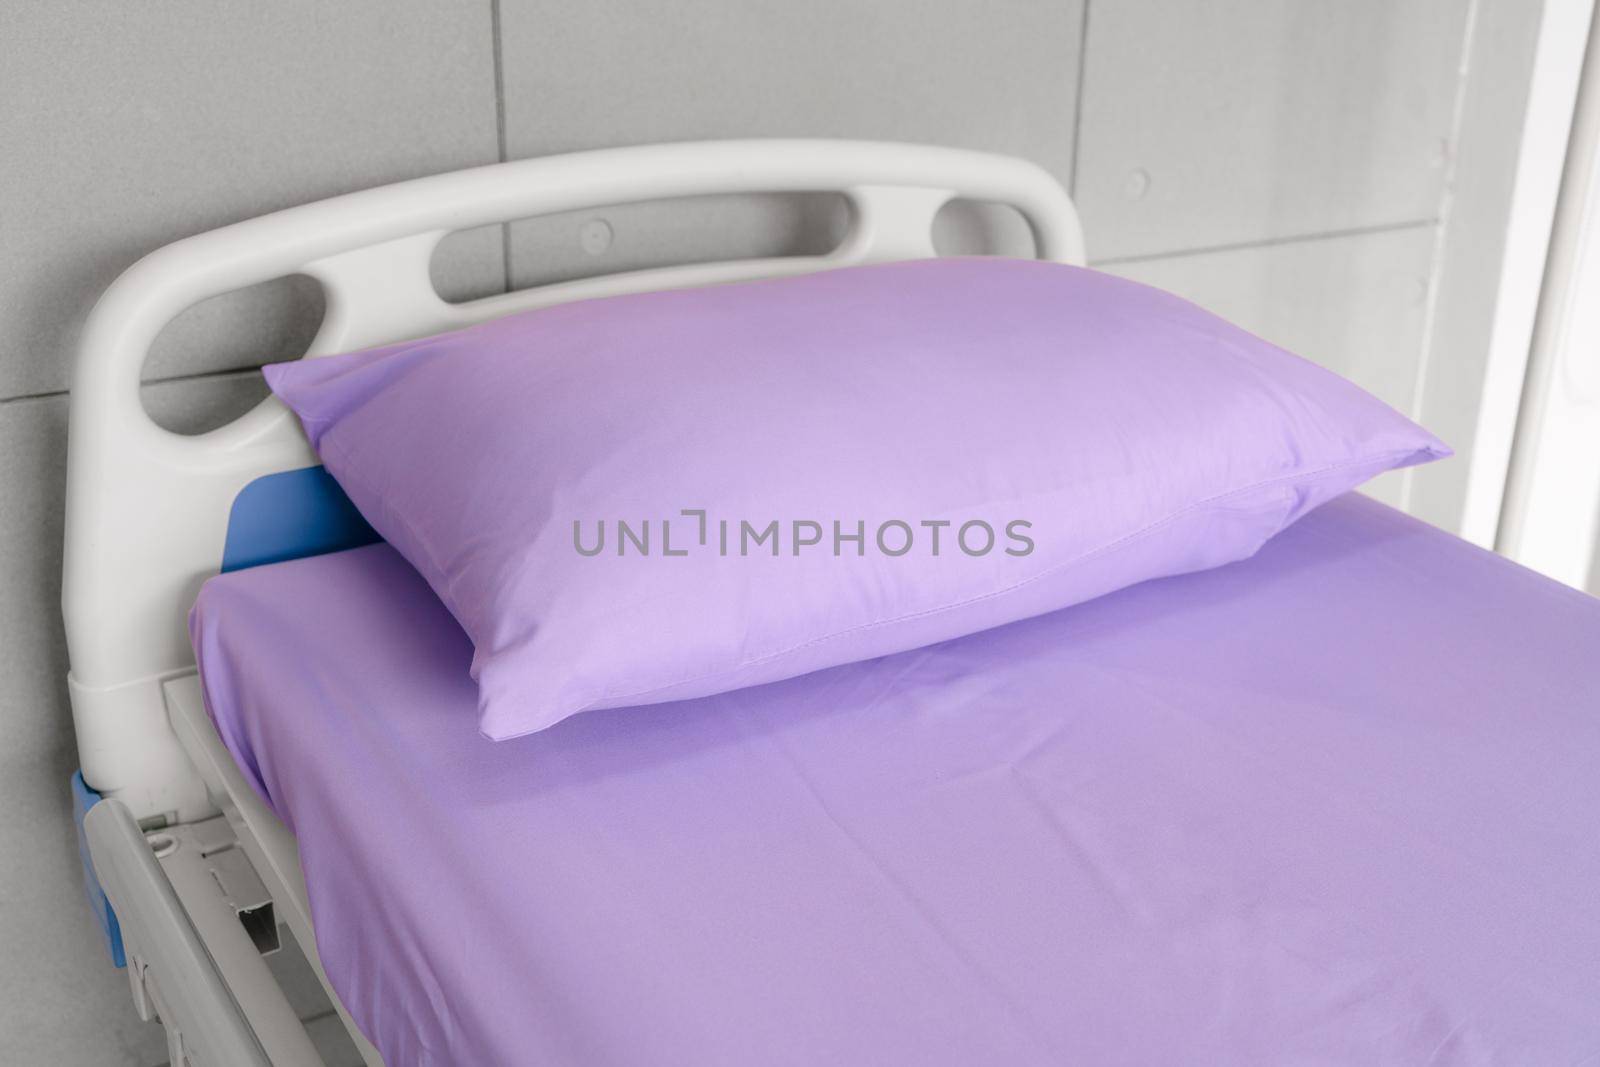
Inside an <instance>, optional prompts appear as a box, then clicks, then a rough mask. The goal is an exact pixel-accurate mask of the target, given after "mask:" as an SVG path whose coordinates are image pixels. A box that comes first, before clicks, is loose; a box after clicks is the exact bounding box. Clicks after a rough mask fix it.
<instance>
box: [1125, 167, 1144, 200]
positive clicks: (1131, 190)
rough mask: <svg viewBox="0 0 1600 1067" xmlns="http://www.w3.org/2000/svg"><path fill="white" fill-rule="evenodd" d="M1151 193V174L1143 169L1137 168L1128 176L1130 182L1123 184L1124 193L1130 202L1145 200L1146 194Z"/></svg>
mask: <svg viewBox="0 0 1600 1067" xmlns="http://www.w3.org/2000/svg"><path fill="white" fill-rule="evenodd" d="M1149 191H1150V172H1149V171H1147V170H1145V169H1144V168H1143V167H1135V168H1134V169H1133V170H1132V171H1130V172H1129V174H1128V180H1127V181H1126V182H1125V183H1123V186H1122V193H1123V195H1124V196H1126V197H1127V198H1128V199H1129V200H1143V199H1144V194H1145V193H1148V192H1149Z"/></svg>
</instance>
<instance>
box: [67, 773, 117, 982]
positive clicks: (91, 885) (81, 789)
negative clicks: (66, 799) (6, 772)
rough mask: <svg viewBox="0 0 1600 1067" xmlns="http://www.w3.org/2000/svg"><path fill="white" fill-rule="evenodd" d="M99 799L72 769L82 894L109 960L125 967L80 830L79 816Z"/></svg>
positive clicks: (114, 925) (113, 917) (111, 916)
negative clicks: (81, 862) (98, 929)
mask: <svg viewBox="0 0 1600 1067" xmlns="http://www.w3.org/2000/svg"><path fill="white" fill-rule="evenodd" d="M99 802H100V794H99V793H96V792H95V791H94V790H93V789H90V788H89V786H88V784H87V783H86V782H84V780H83V772H82V771H74V772H73V773H72V821H73V822H74V823H76V824H77V826H78V858H79V859H80V860H82V861H83V892H84V896H86V897H88V898H89V911H90V912H91V913H92V914H93V915H94V920H95V924H96V925H97V926H99V927H100V933H101V934H102V935H104V937H105V942H106V952H107V953H109V954H110V956H111V962H112V963H114V964H116V965H117V966H118V967H126V966H127V965H128V958H127V956H126V955H125V954H124V953H123V950H122V927H121V925H119V924H118V923H117V913H116V912H114V911H112V910H111V902H110V901H108V900H107V899H106V891H105V890H104V889H102V888H101V887H100V878H99V876H97V875H96V874H95V873H94V864H93V863H92V862H90V860H89V840H88V838H86V837H84V834H83V817H84V816H85V815H87V814H89V809H90V808H92V807H94V806H95V805H96V804H98V803H99Z"/></svg>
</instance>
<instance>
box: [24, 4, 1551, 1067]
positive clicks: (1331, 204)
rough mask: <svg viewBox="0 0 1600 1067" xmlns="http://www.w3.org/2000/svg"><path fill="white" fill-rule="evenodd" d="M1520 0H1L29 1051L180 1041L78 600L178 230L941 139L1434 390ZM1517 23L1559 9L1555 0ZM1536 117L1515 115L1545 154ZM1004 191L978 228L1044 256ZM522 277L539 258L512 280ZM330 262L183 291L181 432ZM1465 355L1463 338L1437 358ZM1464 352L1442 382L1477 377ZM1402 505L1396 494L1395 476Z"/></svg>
mask: <svg viewBox="0 0 1600 1067" xmlns="http://www.w3.org/2000/svg"><path fill="white" fill-rule="evenodd" d="M1508 2H1509V0H1346V2H1341V3H1337V4H1333V3H1325V2H1322V0H1217V2H1213V3H1208V4H1204V5H1198V4H1174V3H1169V2H1164V0H1054V2H1046V0H998V2H997V0H989V2H982V0H938V2H936V3H929V2H926V0H876V2H872V3H868V2H865V0H813V2H811V3H793V2H791V0H679V2H676V3H671V4H667V3H660V4H647V3H641V2H638V0H499V2H498V3H495V2H494V0H451V2H442V0H426V2H424V0H341V2H339V3H337V4H329V3H315V2H311V0H297V2H288V3H274V4H261V3H249V2H245V0H221V2H219V0H208V2H206V3H200V2H198V0H168V2H166V3H162V4H125V3H116V2H112V0H77V2H75V3H58V4H11V5H6V6H5V8H4V9H3V11H0V101H3V102H4V103H3V104H0V158H3V163H0V804H3V805H4V809H5V810H4V818H3V820H0V827H3V828H0V850H3V854H4V855H5V856H6V857H7V862H4V863H0V952H3V953H4V956H5V958H6V960H7V963H8V966H6V967H5V968H4V969H3V970H0V1060H5V1061H7V1062H30V1063H43V1062H57V1063H75V1064H76V1063H83V1064H95V1063H154V1062H158V1061H160V1060H161V1059H163V1058H164V1055H165V1048H164V1045H163V1044H162V1042H161V1037H160V1033H159V1030H158V1029H157V1028H153V1027H144V1026H142V1025H141V1024H139V1023H138V1022H137V1021H136V1020H135V1019H134V1017H133V1014H132V1010H131V1008H130V1006H129V1001H128V997H127V994H126V989H125V985H124V978H123V975H122V974H121V973H120V972H115V971H113V970H111V969H110V967H109V966H108V965H107V964H106V962H105V960H104V958H103V955H102V954H101V951H100V949H99V947H98V945H97V944H96V941H95V934H94V932H93V930H92V927H91V925H90V921H89V919H88V916H87V913H86V911H85V909H84V907H83V906H82V904H81V899H80V897H79V886H78V875H77V870H76V865H77V858H76V852H75V850H74V846H73V842H72V836H71V834H72V831H71V828H70V824H69V820H68V814H67V812H68V805H67V796H66V789H65V786H66V779H67V775H68V774H69V773H70V772H71V770H72V769H73V768H74V766H75V765H76V756H75V753H74V750H73V740H72V736H71V727H70V720H69V716H68V711H67V706H66V700H65V692H64V685H63V678H64V676H65V672H66V666H67V665H66V653H65V650H64V646H63V640H62V634H61V624H60V619H59V612H58V607H57V601H58V597H59V571H60V538H61V513H62V479H63V473H64V448H65V420H66V410H67V398H66V396H65V393H64V390H65V389H66V387H67V384H68V374H69V369H70V362H71V354H72V348H73V342H74V337H75V334H76V331H77V329H78V327H79V325H80V324H81V322H82V319H83V316H84V314H85V312H86V311H87V309H88V308H89V306H90V304H91V303H92V302H93V300H94V298H95V296H96V295H97V294H98V292H99V291H100V290H101V289H102V288H103V287H104V286H105V285H106V284H107V283H108V282H110V281H111V279H112V278H114V277H115V276H116V275H117V273H118V272H120V271H121V270H122V269H124V268H125V267H126V266H128V265H129V264H130V263H132V262H133V261H134V260H135V259H136V258H138V257H139V256H140V255H142V254H144V253H145V252H148V251H150V250H151V249H154V248H156V247H158V246H159V245H161V244H164V243H166V242H168V241H171V240H174V239H176V238H178V237H181V236H184V235H186V234H190V233H195V232H199V231H203V230H206V229H209V228H212V227H215V226H217V225H220V224H223V223H226V222H229V221H233V220H236V219H240V218H244V217H248V216H251V215H255V214H259V213H261V212H264V211H269V210H272V209H274V208H278V207H282V206H286V205H289V204H294V203H299V202H302V201H306V200H310V199H315V198H318V197H322V196H326V195H329V194H333V193H338V192H342V191H346V190H350V189H357V188H362V187H366V186H370V185H375V184H379V183H383V182H387V181H392V180H396V179H400V178H405V177H410V176H414V175H419V174H425V173H430V172H435V171H442V170H448V169H453V168H457V167H463V166H470V165H474V164H479V163H484V162H489V161H492V160H495V159H499V158H508V157H509V158H518V157H524V156H532V155H541V154H546V153H551V152H561V151H568V150H573V149H578V148H587V147H595V146H603V145H613V144H627V143H636V142H644V141H664V140H685V139H693V138H712V137H736V136H844V137H871V138H888V139H901V140H913V141H933V142H943V143H949V144H956V145H963V146H971V147H976V148H984V149H994V150H999V151H1005V152H1012V153H1016V154H1019V155H1023V156H1027V157H1029V158H1032V159H1034V160H1036V161H1038V162H1039V163H1041V164H1043V165H1044V166H1046V167H1047V168H1049V169H1050V170H1051V171H1052V172H1054V173H1055V174H1056V175H1058V176H1059V177H1060V178H1061V179H1062V180H1063V181H1064V182H1066V183H1068V184H1069V185H1070V186H1072V187H1073V188H1074V189H1075V191H1076V194H1077V196H1078V198H1079V200H1080V203H1081V207H1082V210H1083V214H1084V220H1085V224H1086V228H1087V232H1088V239H1089V248H1090V255H1091V258H1092V259H1094V260H1095V261H1096V262H1098V263H1099V264H1101V265H1103V266H1105V267H1106V268H1107V269H1111V270H1115V271H1118V272H1120V273H1123V274H1126V275H1128V276H1130V277H1134V278H1138V279H1141V280H1144V281H1149V282H1152V283H1154V284H1157V285H1161V286H1163V287H1166V288H1169V289H1173V290H1175V291H1177V292H1179V293H1182V294H1185V295H1188V296H1190V297H1191V298H1193V299H1196V300H1198V301H1200V302H1201V303H1203V304H1207V305H1209V306H1211V307H1213V308H1215V309H1217V310H1218V311H1220V312H1222V313H1223V314H1225V315H1228V316H1229V317H1231V318H1234V319H1235V320H1237V321H1239V322H1241V323H1242V324H1243V325H1245V326H1246V327H1249V328H1252V329H1254V330H1256V331H1257V332H1259V333H1261V334H1263V335H1265V336H1267V337H1269V338H1272V339H1275V340H1279V341H1281V342H1283V343H1285V344H1287V345H1289V346H1291V347H1293V348H1295V349H1297V350H1298V351H1301V352H1302V353H1304V354H1305V355H1307V356H1309V357H1311V358H1313V359H1317V360H1319V361H1321V362H1323V363H1325V364H1327V365H1329V366H1331V367H1333V368H1334V369H1336V370H1339V371H1341V372H1342V373H1345V374H1347V375H1349V376H1350V377H1352V378H1354V379H1355V380H1356V381H1358V382H1360V383H1362V384H1363V385H1365V386H1367V387H1368V388H1369V389H1372V390H1373V391H1375V392H1377V393H1378V394H1379V395H1380V396H1383V397H1385V398H1386V399H1388V400H1389V401H1391V402H1392V403H1394V404H1396V405H1397V406H1399V407H1402V408H1404V409H1409V408H1411V407H1412V406H1413V405H1414V404H1415V403H1416V402H1417V401H1418V396H1417V388H1418V383H1419V376H1418V366H1419V360H1420V357H1421V353H1422V351H1423V344H1424V336H1425V333H1426V331H1427V330H1428V328H1429V323H1428V320H1427V316H1428V308H1429V293H1430V285H1431V284H1432V282H1433V280H1434V279H1435V277H1436V276H1437V267H1436V251H1435V249H1436V247H1437V246H1438V242H1437V241H1436V238H1437V236H1438V232H1439V226H1438V221H1439V218H1440V214H1441V205H1442V203H1443V200H1444V196H1445V192H1446V187H1447V181H1448V180H1449V171H1450V166H1449V163H1450V160H1451V158H1452V152H1453V147H1454V142H1453V137H1454V136H1455V132H1454V126H1453V121H1454V118H1453V116H1454V113H1455V108H1456V100H1457V92H1458V89H1459V86H1460V79H1459V77H1458V68H1459V66H1460V64H1461V61H1462V56H1463V38H1464V33H1465V29H1466V26H1467V24H1468V20H1469V16H1470V15H1471V13H1472V9H1473V7H1474V5H1475V4H1477V5H1484V4H1496V3H1498V4H1500V5H1501V6H1500V8H1498V9H1497V10H1502V11H1504V10H1505V9H1506V7H1505V5H1506V4H1507V3H1508ZM1517 10H1519V11H1522V12H1525V14H1521V15H1518V16H1516V17H1517V18H1520V19H1522V20H1525V22H1526V23H1529V24H1531V23H1532V22H1536V19H1537V5H1535V4H1532V3H1529V4H1525V5H1521V7H1520V8H1518V9H1517ZM1515 134H1516V130H1515V129H1514V128H1508V130H1507V131H1506V133H1505V137H1506V138H1508V148H1507V150H1508V151H1509V143H1514V137H1515ZM605 215H606V218H607V221H608V222H610V224H611V226H612V228H613V231H614V233H615V239H614V241H613V242H612V244H611V246H610V247H609V248H608V249H607V250H605V251H604V252H602V253H599V254H591V253H589V252H586V251H584V249H583V248H582V245H581V244H580V242H579V241H578V239H577V229H578V226H579V225H580V224H581V223H582V222H583V221H585V220H586V219H587V218H588V217H589V216H587V215H580V216H572V217H564V218H557V219H550V220H539V221H525V222H519V223H516V224H514V225H512V226H511V227H509V228H507V229H505V230H502V229H501V228H489V229H486V230H481V231H477V232H474V233H469V234H464V235H461V236H459V237H457V238H454V239H452V240H451V241H450V242H449V245H448V247H447V249H446V250H444V251H443V252H442V253H441V255H440V257H439V259H438V261H437V262H436V265H435V266H436V278H437V280H438V282H439V284H440V286H441V289H443V290H444V291H446V292H447V294H472V293H482V292H489V291H494V290H498V289H500V288H502V287H504V286H505V285H506V284H507V283H508V281H509V283H510V284H513V285H526V284H532V283H536V282H539V281H545V280H550V279H554V278H562V277H570V276H574V275H578V274H584V273H596V272H602V271H608V270H615V269H619V268H625V267H631V266H640V265H644V264H648V263H655V262H662V261H666V260H684V259H696V258H704V257H710V256H722V255H727V254H730V253H734V254H769V253H773V252H785V251H799V250H807V249H813V248H819V247H825V246H826V245H827V243H828V241H829V240H830V239H831V238H832V236H833V235H835V234H836V233H837V227H838V216H837V211H836V205H834V204H832V203H831V202H830V201H828V200H827V199H826V198H801V199H798V200H786V199H781V198H766V197H744V198H732V199H718V200H712V201H706V202H699V203H695V204H691V205H671V206H661V205H640V206H633V207H629V208H625V209H617V210H613V211H608V212H606V213H605ZM998 225H999V224H998V223H997V222H996V221H995V220H993V219H991V218H989V217H988V216H986V215H984V214H982V213H972V212H968V213H967V214H966V215H958V216H956V217H954V218H952V219H951V220H949V223H948V226H947V233H946V234H945V237H946V240H947V241H948V242H950V243H953V244H954V245H956V246H959V247H974V246H976V247H1001V248H1006V247H1011V246H1013V245H1014V242H1015V234H1014V232H1008V231H1005V230H1004V229H1003V228H1001V229H996V228H995V227H996V226H998ZM508 271H509V279H508V277H507V274H508ZM318 308H319V305H318V299H317V297H316V294H315V293H314V291H313V290H312V289H311V288H310V287H309V285H308V284H306V283H304V282H303V281H302V282H285V283H281V284H276V285H272V286H265V287H261V288H259V289H258V290H253V291H250V292H246V293H241V294H235V295H233V296H230V297H225V298H220V299H218V300H215V301H212V302H210V303H209V304H207V305H203V306H201V307H199V308H196V309H194V310H193V311H191V312H190V313H188V314H186V315H185V316H183V317H182V318H181V319H180V320H179V321H178V322H177V323H175V324H174V326H173V327H172V328H171V329H169V330H168V332H167V334H166V335H165V336H164V337H163V339H162V342H161V344H160V345H159V346H158V351H157V352H156V353H155V355H154V357H153V359H152V360H151V363H150V365H149V366H148V367H147V379H148V380H149V381H150V383H151V384H148V385H147V386H146V396H147V401H148V403H149V404H150V406H151V407H152V410H153V411H154V413H155V414H156V415H157V416H158V418H160V419H161V420H162V421H164V422H167V423H169V424H172V425H177V426H180V427H190V428H193V427H204V426H210V425H215V424H217V423H218V422H220V421H223V420H225V419H226V418H227V417H230V416H231V415H232V414H235V413H237V412H238V411H240V410H242V409H243V408H244V407H245V406H247V405H248V404H249V403H251V402H253V400H254V399H255V398H256V397H258V396H259V395H260V392H261V390H260V384H259V376H258V375H257V374H255V373H254V371H253V370H252V369H251V368H253V367H255V366H256V365H258V364H260V363H262V362H265V361H270V360H271V359H273V358H283V357H288V356H292V355H294V354H296V353H297V352H298V350H299V348H298V346H300V345H303V344H304V342H305V340H306V339H307V338H308V337H309V335H310V333H311V331H312V330H313V329H314V327H315V323H316V320H317V315H318V314H319V311H318ZM1435 363H1436V364H1437V363H1438V359H1437V357H1436V360H1435ZM1450 369H1451V368H1450V366H1449V364H1448V361H1446V363H1445V364H1444V365H1443V366H1442V367H1441V366H1437V365H1436V366H1432V367H1430V373H1445V374H1448V373H1449V372H1450ZM1379 492H1380V493H1382V494H1384V495H1388V496H1391V497H1393V494H1394V487H1393V486H1381V487H1380V489H1379Z"/></svg>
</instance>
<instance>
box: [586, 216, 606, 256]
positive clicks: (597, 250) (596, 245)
mask: <svg viewBox="0 0 1600 1067" xmlns="http://www.w3.org/2000/svg"><path fill="white" fill-rule="evenodd" d="M611 238H612V232H611V224H610V223H609V222H607V221H606V220H605V219H590V220H589V221H588V222H586V223H584V224H583V225H582V226H580V227H578V243H579V244H580V245H582V246H583V250H584V251H585V252H587V253H589V254H590V255H591V256H598V255H600V254H601V253H603V252H604V251H605V250H606V249H608V248H610V247H611Z"/></svg>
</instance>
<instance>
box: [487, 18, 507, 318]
mask: <svg viewBox="0 0 1600 1067" xmlns="http://www.w3.org/2000/svg"><path fill="white" fill-rule="evenodd" d="M489 35H490V44H491V46H492V50H491V55H492V57H493V60H494V128H495V150H496V152H498V153H499V156H500V162H502V163H505V162H507V161H508V160H509V159H510V153H509V151H508V150H507V143H508V142H509V140H510V138H509V137H508V136H507V133H506V64H505V48H504V45H503V43H502V34H501V18H500V0H489ZM500 268H501V271H502V278H503V291H504V292H507V293H509V292H511V223H509V222H502V223H501V224H500Z"/></svg>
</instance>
